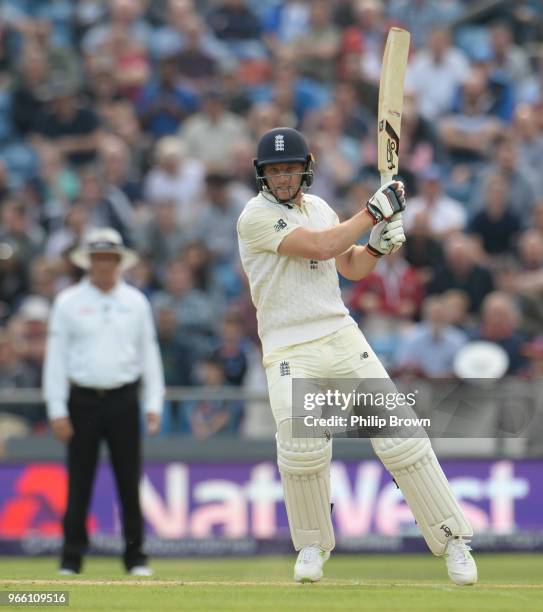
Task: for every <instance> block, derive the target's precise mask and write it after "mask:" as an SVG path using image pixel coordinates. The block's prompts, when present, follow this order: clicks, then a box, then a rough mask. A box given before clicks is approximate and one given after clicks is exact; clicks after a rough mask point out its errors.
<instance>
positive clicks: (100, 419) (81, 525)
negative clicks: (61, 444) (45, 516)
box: [61, 382, 146, 572]
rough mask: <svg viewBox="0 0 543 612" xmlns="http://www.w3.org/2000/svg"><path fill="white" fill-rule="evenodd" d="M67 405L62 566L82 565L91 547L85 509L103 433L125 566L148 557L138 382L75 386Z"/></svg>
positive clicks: (86, 509) (89, 496) (128, 566)
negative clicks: (104, 386) (119, 512)
mask: <svg viewBox="0 0 543 612" xmlns="http://www.w3.org/2000/svg"><path fill="white" fill-rule="evenodd" d="M68 410H69V414H70V419H71V421H72V427H73V430H74V435H73V437H72V439H71V440H70V442H69V443H68V456H67V464H68V504H67V508H66V514H65V515H64V524H63V525H64V546H63V549H62V561H61V565H62V567H66V568H70V569H73V570H75V571H77V572H78V571H80V569H81V562H82V558H83V555H84V553H85V552H86V550H87V547H88V543H89V540H88V533H87V528H86V521H87V513H88V509H89V503H90V499H91V495H92V488H93V484H94V477H95V473H96V465H97V463H98V458H99V450H100V443H101V441H102V440H103V439H105V441H106V443H107V445H108V448H109V455H110V458H111V464H112V467H113V472H114V474H115V481H116V483H117V491H118V494H119V498H120V502H121V508H122V522H123V534H124V540H125V551H124V556H123V560H124V564H125V567H126V569H127V570H129V569H130V568H132V567H134V566H136V565H143V564H145V563H146V557H145V555H144V554H143V552H142V546H143V518H142V515H141V507H140V500H139V480H140V474H141V452H140V447H141V437H140V416H139V401H138V383H137V382H136V383H132V384H129V385H125V386H123V387H120V388H118V389H112V390H110V391H96V390H93V389H86V388H83V387H72V389H71V392H70V399H69V402H68Z"/></svg>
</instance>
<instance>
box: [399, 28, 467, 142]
mask: <svg viewBox="0 0 543 612" xmlns="http://www.w3.org/2000/svg"><path fill="white" fill-rule="evenodd" d="M468 68H469V63H468V60H467V58H466V56H465V55H464V53H463V52H462V51H461V50H460V49H458V48H456V47H453V46H452V44H451V35H450V32H449V30H447V29H445V28H443V27H438V28H435V29H433V30H431V31H430V32H429V34H428V41H427V46H425V47H422V48H420V49H419V50H418V51H417V52H416V54H415V57H414V58H413V60H412V61H411V63H410V65H409V67H408V71H407V75H406V82H407V85H408V88H413V89H414V91H415V92H416V95H417V99H418V101H419V109H420V113H421V115H422V116H423V117H425V118H426V119H430V120H435V119H437V118H438V117H441V116H442V115H444V114H447V113H449V112H450V111H451V110H452V107H453V103H454V100H455V95H456V90H457V88H458V87H459V86H460V85H461V84H462V81H463V80H464V78H465V77H466V74H468ZM402 138H403V133H402ZM402 146H403V142H402Z"/></svg>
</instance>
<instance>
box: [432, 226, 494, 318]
mask: <svg viewBox="0 0 543 612" xmlns="http://www.w3.org/2000/svg"><path fill="white" fill-rule="evenodd" d="M474 247H475V245H474V243H473V240H472V239H471V238H469V237H468V236H465V235H463V234H455V235H452V236H450V237H449V238H448V239H447V242H446V243H445V262H444V264H443V265H442V266H440V267H438V268H436V269H435V270H434V274H433V278H432V279H431V280H430V282H429V284H428V287H427V289H428V293H430V294H435V293H443V292H445V291H447V290H448V289H460V290H462V291H465V292H466V294H467V295H468V297H469V312H471V313H476V312H478V311H479V308H480V306H481V304H482V302H483V299H484V298H485V297H486V295H487V294H488V293H490V292H491V291H492V290H493V288H494V282H493V280H492V276H491V274H490V272H489V271H488V270H487V269H486V268H484V267H483V266H481V265H479V264H478V263H477V256H476V250H475V248H474Z"/></svg>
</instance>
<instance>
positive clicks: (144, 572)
mask: <svg viewBox="0 0 543 612" xmlns="http://www.w3.org/2000/svg"><path fill="white" fill-rule="evenodd" d="M128 573H129V574H130V575H131V576H152V575H153V574H154V572H153V570H152V569H151V568H150V567H149V566H148V565H135V566H134V567H131V568H130V569H129V570H128Z"/></svg>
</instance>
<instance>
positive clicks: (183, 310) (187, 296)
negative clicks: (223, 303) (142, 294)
mask: <svg viewBox="0 0 543 612" xmlns="http://www.w3.org/2000/svg"><path fill="white" fill-rule="evenodd" d="M152 304H153V308H154V310H155V311H156V310H157V309H160V308H164V307H165V306H167V307H169V308H173V309H174V310H175V313H176V317H177V333H179V334H180V335H182V336H183V338H184V339H185V341H186V342H187V343H188V344H190V346H191V347H192V354H193V355H194V357H195V358H196V359H198V358H200V357H202V356H204V355H206V354H209V352H210V350H211V349H212V347H213V344H214V341H215V321H216V311H215V306H214V305H213V304H212V303H211V302H210V300H209V297H208V296H207V295H206V294H205V293H204V292H203V291H202V290H201V289H196V288H195V287H194V281H193V278H192V275H191V272H190V270H189V268H188V267H187V265H186V264H185V263H184V262H183V261H182V260H181V259H174V260H172V261H171V262H170V263H169V265H168V267H167V269H166V276H165V281H164V289H163V290H162V291H157V292H156V293H155V295H154V296H153V299H152Z"/></svg>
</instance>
